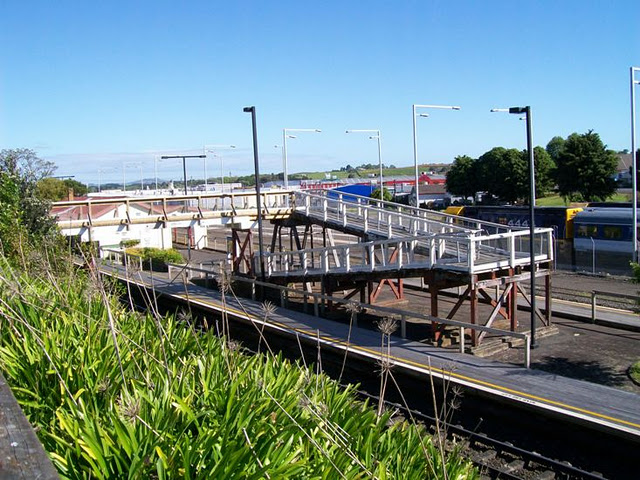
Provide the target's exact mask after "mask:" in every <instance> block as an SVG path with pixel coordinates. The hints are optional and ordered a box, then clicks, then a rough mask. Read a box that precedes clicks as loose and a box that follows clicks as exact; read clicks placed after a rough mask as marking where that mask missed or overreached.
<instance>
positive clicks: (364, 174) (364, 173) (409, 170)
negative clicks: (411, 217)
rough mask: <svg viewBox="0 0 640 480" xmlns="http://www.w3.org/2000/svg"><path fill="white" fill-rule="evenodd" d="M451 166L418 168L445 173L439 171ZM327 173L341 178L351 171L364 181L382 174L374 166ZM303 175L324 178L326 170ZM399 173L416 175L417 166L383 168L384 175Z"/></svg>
mask: <svg viewBox="0 0 640 480" xmlns="http://www.w3.org/2000/svg"><path fill="white" fill-rule="evenodd" d="M448 167H450V165H449V164H428V165H427V164H424V165H418V170H419V171H420V172H422V171H427V170H429V171H430V170H435V171H436V172H438V174H439V175H444V174H443V173H441V172H439V171H440V170H441V169H442V168H448ZM326 173H331V175H333V176H335V177H337V178H339V179H341V178H348V177H349V174H350V173H353V175H354V177H355V178H357V179H360V180H362V181H367V180H368V179H369V178H371V177H369V175H375V176H376V177H377V176H378V175H379V174H380V170H379V169H377V168H372V169H366V170H358V171H357V173H356V172H341V171H339V170H332V171H330V172H326ZM300 174H301V175H306V176H307V177H308V178H310V179H311V180H324V179H325V172H301V173H300ZM399 175H410V176H412V177H413V176H414V175H415V167H414V166H410V167H398V168H383V169H382V176H383V177H393V176H399Z"/></svg>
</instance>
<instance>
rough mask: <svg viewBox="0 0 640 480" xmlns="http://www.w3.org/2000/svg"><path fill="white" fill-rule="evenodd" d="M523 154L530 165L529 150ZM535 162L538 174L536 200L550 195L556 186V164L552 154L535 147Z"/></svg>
mask: <svg viewBox="0 0 640 480" xmlns="http://www.w3.org/2000/svg"><path fill="white" fill-rule="evenodd" d="M547 146H548V145H547ZM522 154H523V155H524V157H525V158H526V160H527V164H528V162H529V154H528V152H527V150H524V151H523V152H522ZM533 162H534V166H535V174H536V198H537V197H544V196H546V195H548V194H549V193H550V192H551V191H552V190H553V187H554V186H555V183H556V182H555V174H556V162H555V161H554V160H553V157H552V156H551V154H549V153H548V152H547V150H545V149H544V148H542V147H534V149H533ZM527 178H528V171H527Z"/></svg>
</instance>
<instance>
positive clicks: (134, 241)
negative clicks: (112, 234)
mask: <svg viewBox="0 0 640 480" xmlns="http://www.w3.org/2000/svg"><path fill="white" fill-rule="evenodd" d="M139 243H140V240H138V239H137V238H131V239H129V240H122V241H121V242H120V246H121V247H123V248H131V247H135V246H136V245H138V244H139Z"/></svg>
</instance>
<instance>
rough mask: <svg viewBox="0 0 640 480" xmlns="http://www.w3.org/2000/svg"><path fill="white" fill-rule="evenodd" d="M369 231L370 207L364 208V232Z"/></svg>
mask: <svg viewBox="0 0 640 480" xmlns="http://www.w3.org/2000/svg"><path fill="white" fill-rule="evenodd" d="M368 231H369V209H368V208H365V209H364V233H367V232H368Z"/></svg>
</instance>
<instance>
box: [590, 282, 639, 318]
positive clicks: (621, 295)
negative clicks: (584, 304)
mask: <svg viewBox="0 0 640 480" xmlns="http://www.w3.org/2000/svg"><path fill="white" fill-rule="evenodd" d="M598 296H602V297H611V298H624V299H626V300H634V301H635V302H636V303H640V297H639V296H638V295H629V294H625V293H613V292H604V291H602V290H592V291H591V323H596V309H597V305H596V300H597V297H598Z"/></svg>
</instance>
